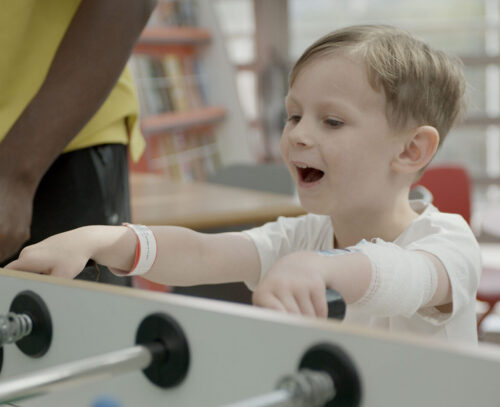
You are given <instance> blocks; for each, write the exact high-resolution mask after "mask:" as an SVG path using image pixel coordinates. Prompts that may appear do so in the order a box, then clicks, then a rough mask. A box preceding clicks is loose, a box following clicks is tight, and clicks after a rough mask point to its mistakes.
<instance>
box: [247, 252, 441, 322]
mask: <svg viewBox="0 0 500 407" xmlns="http://www.w3.org/2000/svg"><path fill="white" fill-rule="evenodd" d="M399 250H405V249H401V248H399ZM405 252H406V253H405V254H407V255H408V261H409V262H410V261H412V260H413V261H421V262H422V264H423V265H424V266H425V268H427V270H426V272H427V273H434V276H432V275H431V276H430V278H431V279H435V280H433V281H435V284H434V285H435V291H434V292H433V293H432V295H431V296H430V299H425V300H424V301H425V302H424V303H423V304H421V307H430V306H437V307H438V308H439V306H442V305H447V304H450V303H451V285H450V281H449V278H448V274H447V272H446V270H445V268H444V266H443V264H442V263H441V262H440V261H439V259H438V258H437V257H435V256H434V255H432V254H430V253H427V252H424V251H410V250H406V251H405ZM375 267H378V268H381V266H380V264H377V265H376V266H375ZM382 267H383V266H382ZM388 268H389V267H388ZM410 269H411V267H408V268H406V267H405V268H404V269H402V268H401V269H400V270H399V271H398V270H392V271H391V270H386V273H381V272H380V271H376V270H374V265H373V262H372V261H371V260H370V257H369V256H368V255H366V254H364V253H362V252H354V253H349V254H344V255H338V256H324V255H322V254H319V253H317V252H312V251H300V252H294V253H291V254H288V255H286V256H284V257H282V258H281V259H280V260H278V261H277V262H276V263H275V264H274V266H273V267H272V268H271V269H270V270H269V271H268V273H266V275H265V277H264V278H263V280H262V281H261V282H260V284H259V285H258V286H257V288H256V290H255V292H254V294H253V302H254V304H255V305H259V306H263V307H266V308H271V309H276V310H281V311H286V312H290V313H295V314H302V315H309V316H320V317H326V316H327V304H326V298H325V292H326V289H327V288H332V289H335V290H337V291H338V292H339V293H340V294H341V295H342V297H343V298H344V300H345V302H346V303H347V304H353V303H356V302H358V301H359V300H361V299H362V298H364V297H365V295H366V293H367V292H368V291H369V290H373V286H374V283H375V284H376V285H377V284H379V283H380V282H379V281H374V279H380V278H384V277H385V279H386V280H387V278H390V275H389V276H387V275H384V274H387V273H389V274H390V273H394V272H398V274H399V273H401V274H403V275H402V276H398V279H399V281H400V283H399V285H401V281H402V278H403V279H404V274H405V273H415V272H416V273H418V272H419V270H422V267H420V268H419V270H410ZM413 277H415V276H413ZM408 280H409V281H408V283H410V280H411V278H409V279H408ZM386 283H387V281H386ZM389 285H390V284H389ZM411 288H412V287H409V286H408V289H411ZM403 289H404V287H403ZM385 294H390V293H385ZM399 294H401V293H399ZM403 296H404V294H403Z"/></svg>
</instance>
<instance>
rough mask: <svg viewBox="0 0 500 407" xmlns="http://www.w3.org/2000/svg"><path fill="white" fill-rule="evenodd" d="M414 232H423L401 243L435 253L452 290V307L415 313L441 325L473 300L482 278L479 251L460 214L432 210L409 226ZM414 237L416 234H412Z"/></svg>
mask: <svg viewBox="0 0 500 407" xmlns="http://www.w3.org/2000/svg"><path fill="white" fill-rule="evenodd" d="M412 229H413V230H412V233H413V234H414V235H415V234H416V235H419V234H421V235H425V236H422V237H421V238H417V239H415V240H413V241H412V242H411V243H409V244H407V245H406V244H404V242H401V241H404V240H405V238H407V237H405V236H402V238H401V239H398V240H401V241H400V242H397V243H399V244H401V243H403V246H404V247H405V248H406V249H409V250H421V251H425V252H427V253H430V254H433V255H434V256H436V257H437V258H438V259H439V261H440V262H441V263H442V264H443V266H444V268H445V270H446V272H447V274H448V277H449V279H450V285H451V290H452V303H453V310H452V312H451V313H442V312H440V311H439V310H438V309H437V308H435V307H428V308H422V309H420V310H419V312H418V314H419V316H421V317H422V318H424V319H425V320H426V321H428V322H430V323H432V324H434V325H440V324H444V323H446V322H447V321H449V320H450V319H451V318H453V317H454V316H455V315H456V314H457V313H459V312H461V311H462V309H463V308H464V307H465V306H466V305H467V304H469V303H470V302H471V301H475V298H476V292H477V287H478V285H479V279H480V277H481V251H480V248H479V244H478V243H477V240H476V238H475V237H474V234H473V233H472V231H471V229H470V228H469V226H468V224H467V222H466V221H465V220H464V219H463V218H462V217H461V216H459V215H454V214H447V213H440V212H437V211H436V212H435V213H431V214H430V215H429V216H427V217H425V218H423V219H421V220H420V221H419V222H417V223H416V224H415V225H413V227H412ZM414 237H415V236H414Z"/></svg>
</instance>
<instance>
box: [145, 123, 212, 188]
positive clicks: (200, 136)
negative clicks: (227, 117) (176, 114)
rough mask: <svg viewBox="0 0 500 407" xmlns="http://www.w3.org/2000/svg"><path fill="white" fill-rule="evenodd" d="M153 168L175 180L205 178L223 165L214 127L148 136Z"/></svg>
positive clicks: (198, 179)
mask: <svg viewBox="0 0 500 407" xmlns="http://www.w3.org/2000/svg"><path fill="white" fill-rule="evenodd" d="M149 141H150V142H149V145H148V148H149V159H150V165H151V169H152V170H153V171H154V172H156V173H161V174H164V175H165V176H167V177H168V178H169V179H172V180H176V181H192V180H197V181H203V180H206V179H207V178H208V176H209V175H211V174H213V173H214V172H215V171H216V170H217V168H219V167H220V157H219V153H218V148H217V145H216V139H215V134H214V132H213V130H212V129H199V130H196V131H194V130H193V131H190V132H172V133H165V134H160V135H154V136H151V137H149Z"/></svg>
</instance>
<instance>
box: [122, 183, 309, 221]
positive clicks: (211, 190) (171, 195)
mask: <svg viewBox="0 0 500 407" xmlns="http://www.w3.org/2000/svg"><path fill="white" fill-rule="evenodd" d="M130 190H131V206H132V208H131V209H132V221H133V222H135V223H142V224H146V225H175V226H185V227H188V228H191V229H196V230H202V229H215V228H221V227H227V226H236V225H248V224H262V223H264V222H268V221H272V220H275V219H276V218H277V217H278V216H298V215H302V214H304V213H305V212H304V210H303V209H302V208H301V207H300V205H299V203H298V201H297V200H296V199H295V198H294V197H292V196H289V195H282V194H274V193H269V192H261V191H256V190H251V189H244V188H234V187H227V186H223V185H217V184H210V183H204V182H189V183H188V182H184V183H182V182H173V181H169V180H167V179H165V178H164V177H161V176H158V175H152V174H136V173H134V174H132V175H131V177H130Z"/></svg>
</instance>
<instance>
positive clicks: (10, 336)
mask: <svg viewBox="0 0 500 407" xmlns="http://www.w3.org/2000/svg"><path fill="white" fill-rule="evenodd" d="M32 329H33V321H32V320H31V317H30V316H29V315H27V314H16V313H14V312H9V313H8V314H7V315H0V346H4V345H7V344H9V343H15V342H17V341H19V340H21V339H22V338H24V337H25V336H28V335H29V334H30V333H31V331H32Z"/></svg>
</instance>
